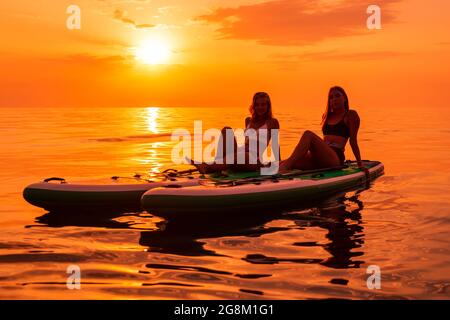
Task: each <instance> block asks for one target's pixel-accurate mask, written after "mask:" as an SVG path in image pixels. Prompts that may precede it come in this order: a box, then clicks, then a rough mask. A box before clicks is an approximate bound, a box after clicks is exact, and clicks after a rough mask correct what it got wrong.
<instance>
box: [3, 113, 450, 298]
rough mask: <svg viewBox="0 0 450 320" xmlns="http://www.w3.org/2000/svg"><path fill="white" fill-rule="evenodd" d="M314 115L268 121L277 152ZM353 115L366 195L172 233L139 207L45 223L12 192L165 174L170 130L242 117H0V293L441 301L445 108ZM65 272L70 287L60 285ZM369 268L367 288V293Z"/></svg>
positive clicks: (449, 250)
mask: <svg viewBox="0 0 450 320" xmlns="http://www.w3.org/2000/svg"><path fill="white" fill-rule="evenodd" d="M321 112H322V110H316V109H305V110H302V109H301V108H298V109H293V110H290V111H279V112H277V113H276V116H277V118H278V119H279V121H280V123H281V126H282V131H281V144H282V146H281V151H282V157H286V156H287V155H288V153H290V152H291V151H292V149H293V147H294V146H295V144H296V142H297V140H298V138H299V137H300V134H301V132H302V131H304V130H306V129H310V130H313V131H315V132H317V133H319V132H320V131H319V122H320V116H321ZM359 113H360V116H361V119H362V127H361V132H360V147H361V151H362V155H363V158H364V159H371V160H380V161H382V162H383V163H384V164H385V175H384V176H383V177H381V178H380V179H378V180H377V181H376V182H375V184H374V185H373V186H372V187H371V188H370V189H368V190H364V191H362V192H349V193H347V194H345V195H342V196H340V197H338V198H336V199H333V200H330V201H327V202H326V203H322V204H321V205H320V206H317V207H313V208H307V209H305V210H302V211H293V212H286V213H283V214H280V215H278V216H277V217H276V218H267V217H264V216H261V217H260V218H258V219H250V220H249V219H246V218H245V217H244V216H243V217H242V218H235V219H228V220H227V221H217V219H214V212H211V218H210V219H205V220H202V221H192V224H191V225H190V224H186V223H183V225H178V224H177V223H176V221H175V222H174V223H172V224H170V223H169V224H166V223H164V221H163V220H162V219H160V218H157V217H153V216H152V215H151V214H149V213H145V212H141V213H128V214H122V215H115V216H111V217H96V216H95V215H92V216H88V217H86V216H77V215H72V216H65V217H61V216H58V215H56V216H55V215H49V214H47V213H46V212H45V211H44V210H42V209H39V208H35V207H33V206H31V205H29V204H27V203H26V202H25V201H24V200H23V198H22V190H23V188H24V187H25V186H26V185H28V184H30V183H33V182H37V181H39V180H42V179H43V178H47V177H52V176H61V177H65V178H66V179H70V180H79V179H90V178H103V177H110V176H113V175H133V174H134V173H135V172H146V171H153V172H157V171H159V170H161V169H165V168H169V167H171V160H170V155H171V148H172V146H173V145H174V143H173V142H171V141H170V134H171V132H172V130H173V129H176V128H186V129H188V130H192V129H193V121H194V120H203V127H204V128H205V129H207V128H211V127H214V128H221V127H223V126H224V125H229V126H232V127H242V126H243V122H244V119H245V117H246V116H247V108H229V109H215V108H115V109H112V108H111V109H108V108H99V109H96V108H91V109H89V108H80V109H65V108H48V109H37V108H36V109H31V108H20V109H9V108H2V109H0V115H1V119H2V125H1V126H0V133H1V135H0V136H1V138H0V139H1V149H0V168H1V169H0V181H1V184H0V189H1V192H0V201H1V205H0V298H1V299H7V298H10V299H51V298H55V299H76V298H81V299H123V298H125V299H178V298H182V299H267V298H269V299H308V298H345V299H367V298H373V299H385V298H395V299H397V298H398V299H403V298H412V299H416V298H420V299H448V298H450V241H449V240H450V209H449V208H450V195H449V190H450V129H448V128H449V126H448V119H449V116H448V112H447V111H445V110H432V109H430V108H423V109H420V110H409V109H408V108H403V109H397V108H394V107H391V108H383V109H377V110H359ZM348 149H349V148H348ZM347 157H349V158H353V157H352V155H351V152H350V150H347ZM70 265H77V266H79V267H80V268H81V277H82V279H81V289H80V290H68V289H67V286H66V279H67V276H68V274H67V273H66V270H67V267H68V266H70ZM370 265H376V266H378V267H379V268H380V270H381V288H380V289H368V287H367V284H366V279H367V277H368V276H369V275H368V274H367V273H366V272H367V267H368V266H370Z"/></svg>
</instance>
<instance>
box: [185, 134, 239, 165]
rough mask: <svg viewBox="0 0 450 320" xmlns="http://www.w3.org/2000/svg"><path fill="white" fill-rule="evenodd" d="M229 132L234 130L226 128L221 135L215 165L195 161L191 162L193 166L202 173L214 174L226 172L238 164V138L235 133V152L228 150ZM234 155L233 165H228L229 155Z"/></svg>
mask: <svg viewBox="0 0 450 320" xmlns="http://www.w3.org/2000/svg"><path fill="white" fill-rule="evenodd" d="M227 130H233V129H232V128H230V127H224V128H223V129H222V131H221V135H220V138H219V142H218V147H217V148H216V149H217V154H216V157H215V159H214V163H212V164H208V163H204V162H203V163H200V164H195V163H194V162H193V161H191V164H192V165H194V166H195V167H196V168H197V169H198V171H199V172H200V173H212V172H218V171H222V170H226V169H227V168H228V167H230V166H231V165H233V164H234V163H236V159H237V155H236V152H237V142H236V137H235V136H234V133H233V137H232V139H233V150H227V139H228V137H227ZM220 146H222V149H221V150H218V149H219V147H220ZM231 153H233V158H232V162H231V163H227V155H228V154H231Z"/></svg>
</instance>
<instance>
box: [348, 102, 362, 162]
mask: <svg viewBox="0 0 450 320" xmlns="http://www.w3.org/2000/svg"><path fill="white" fill-rule="evenodd" d="M359 124H360V119H359V116H358V113H357V112H356V111H354V110H350V111H349V113H348V127H349V129H350V146H351V147H352V151H353V154H354V155H355V158H356V161H357V163H358V166H360V167H361V166H362V163H361V153H360V151H359V146H358V130H359Z"/></svg>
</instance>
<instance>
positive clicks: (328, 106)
mask: <svg viewBox="0 0 450 320" xmlns="http://www.w3.org/2000/svg"><path fill="white" fill-rule="evenodd" d="M335 90H336V91H339V92H340V93H341V94H342V95H343V96H344V99H345V101H344V108H345V111H346V112H347V111H348V110H349V109H350V107H349V102H348V96H347V93H345V90H344V89H342V88H341V87H338V86H335V87H331V88H330V91H328V102H327V107H326V109H325V112H324V114H323V115H322V129H323V127H324V126H325V124H326V123H327V119H328V116H329V114H330V98H331V93H332V92H333V91H335Z"/></svg>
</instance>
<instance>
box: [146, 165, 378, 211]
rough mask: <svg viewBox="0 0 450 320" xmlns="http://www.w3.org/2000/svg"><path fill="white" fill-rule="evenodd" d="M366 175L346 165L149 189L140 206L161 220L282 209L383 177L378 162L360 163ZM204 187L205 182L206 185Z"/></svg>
mask: <svg viewBox="0 0 450 320" xmlns="http://www.w3.org/2000/svg"><path fill="white" fill-rule="evenodd" d="M363 165H364V167H365V168H366V169H367V170H362V169H360V168H358V166H357V165H356V163H354V162H351V163H350V162H349V163H347V165H346V166H344V167H342V168H338V169H336V168H335V169H333V168H330V169H323V170H314V171H309V172H305V171H303V172H302V171H299V170H297V171H292V172H290V173H288V174H282V175H274V176H257V175H255V176H253V177H251V176H250V177H249V175H248V173H246V175H247V176H246V177H245V178H240V174H239V173H237V174H235V175H234V176H233V175H231V176H228V177H225V178H218V179H213V180H206V181H203V182H201V185H197V186H179V187H178V188H170V187H161V188H152V189H151V190H149V191H147V192H146V193H145V194H144V195H143V196H142V207H143V208H144V209H145V210H147V211H148V212H149V213H151V214H155V215H157V216H161V217H164V218H168V219H169V218H171V217H175V216H178V217H180V216H185V215H193V214H208V215H211V216H213V215H214V214H215V213H218V212H223V213H227V214H232V213H237V212H239V213H243V212H245V211H252V210H259V211H260V210H267V209H268V210H270V209H280V208H282V207H285V208H288V207H289V206H290V207H292V206H296V205H302V204H305V203H309V202H312V201H315V200H320V199H323V198H326V197H329V196H331V195H334V194H336V193H339V192H342V191H344V190H351V189H353V188H357V187H360V186H364V185H365V184H368V183H369V182H370V181H373V180H374V179H376V178H377V177H379V176H381V175H382V174H383V173H384V166H383V164H382V163H380V162H378V161H363ZM205 182H206V183H205Z"/></svg>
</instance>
